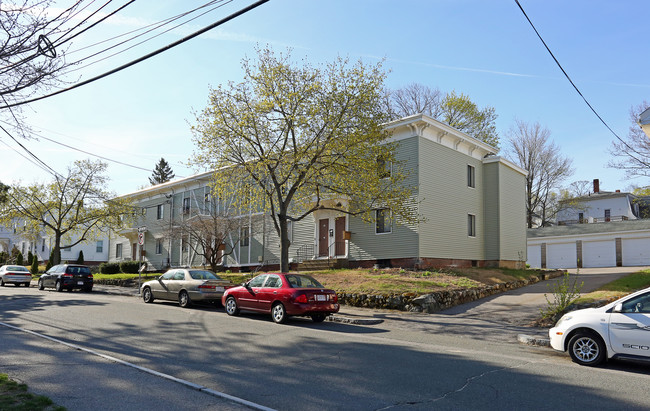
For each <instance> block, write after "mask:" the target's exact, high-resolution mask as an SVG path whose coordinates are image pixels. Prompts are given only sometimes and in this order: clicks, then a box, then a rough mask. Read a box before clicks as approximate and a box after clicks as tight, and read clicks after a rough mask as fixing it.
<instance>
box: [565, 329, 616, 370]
mask: <svg viewBox="0 0 650 411" xmlns="http://www.w3.org/2000/svg"><path fill="white" fill-rule="evenodd" d="M568 348H569V355H570V356H571V359H572V360H573V361H574V362H576V363H578V364H580V365H586V366H590V367H593V366H596V365H598V364H600V363H602V362H603V361H604V360H605V358H606V357H607V348H605V343H603V340H602V339H601V338H600V336H598V335H597V334H595V333H592V332H588V331H579V332H577V333H576V334H575V335H574V336H573V337H571V340H569V347H568Z"/></svg>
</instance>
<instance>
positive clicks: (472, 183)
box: [467, 164, 476, 188]
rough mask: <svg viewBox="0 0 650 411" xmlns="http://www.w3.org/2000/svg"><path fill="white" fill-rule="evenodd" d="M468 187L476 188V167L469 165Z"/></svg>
mask: <svg viewBox="0 0 650 411" xmlns="http://www.w3.org/2000/svg"><path fill="white" fill-rule="evenodd" d="M467 187H469V188H476V167H474V166H473V165H471V164H468V165H467Z"/></svg>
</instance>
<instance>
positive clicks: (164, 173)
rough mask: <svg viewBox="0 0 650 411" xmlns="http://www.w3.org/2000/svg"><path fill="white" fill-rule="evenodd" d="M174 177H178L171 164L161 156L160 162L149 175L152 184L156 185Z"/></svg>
mask: <svg viewBox="0 0 650 411" xmlns="http://www.w3.org/2000/svg"><path fill="white" fill-rule="evenodd" d="M174 177H176V175H175V174H174V172H173V171H172V168H171V167H170V166H169V163H168V162H167V161H166V160H165V159H164V158H162V157H161V158H160V161H158V164H156V168H154V169H153V173H152V174H151V177H149V182H150V183H151V185H154V186H155V185H157V184H162V183H166V182H168V181H169V180H171V179H172V178H174Z"/></svg>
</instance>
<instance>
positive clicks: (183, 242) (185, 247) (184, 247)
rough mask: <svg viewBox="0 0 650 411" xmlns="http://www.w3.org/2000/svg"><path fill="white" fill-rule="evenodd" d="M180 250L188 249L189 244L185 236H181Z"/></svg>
mask: <svg viewBox="0 0 650 411" xmlns="http://www.w3.org/2000/svg"><path fill="white" fill-rule="evenodd" d="M181 250H182V251H188V250H189V244H188V243H187V237H183V238H181Z"/></svg>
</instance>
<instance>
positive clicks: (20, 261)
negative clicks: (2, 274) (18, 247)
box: [16, 252, 23, 265]
mask: <svg viewBox="0 0 650 411" xmlns="http://www.w3.org/2000/svg"><path fill="white" fill-rule="evenodd" d="M16 265H23V253H21V252H18V255H17V256H16Z"/></svg>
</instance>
